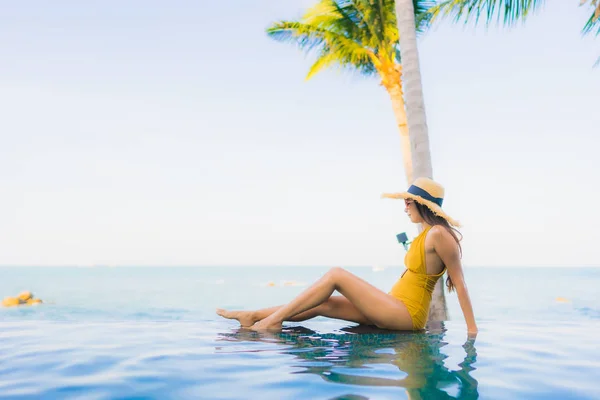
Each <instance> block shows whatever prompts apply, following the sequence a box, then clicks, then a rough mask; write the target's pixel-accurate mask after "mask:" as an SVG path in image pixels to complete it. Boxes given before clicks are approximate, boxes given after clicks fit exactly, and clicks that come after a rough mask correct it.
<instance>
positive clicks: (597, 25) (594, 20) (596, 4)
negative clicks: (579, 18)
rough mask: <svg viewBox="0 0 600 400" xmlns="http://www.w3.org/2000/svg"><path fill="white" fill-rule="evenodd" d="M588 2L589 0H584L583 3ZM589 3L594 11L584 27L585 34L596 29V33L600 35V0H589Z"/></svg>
mask: <svg viewBox="0 0 600 400" xmlns="http://www.w3.org/2000/svg"><path fill="white" fill-rule="evenodd" d="M587 2H588V0H583V1H582V2H581V5H584V4H586V3H587ZM589 5H590V6H592V7H593V8H594V11H593V12H592V15H591V16H590V18H589V19H588V20H587V22H586V24H585V26H584V27H583V34H584V35H587V34H589V33H592V32H593V31H596V33H595V34H596V35H600V1H598V0H589Z"/></svg>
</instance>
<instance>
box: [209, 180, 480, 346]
mask: <svg viewBox="0 0 600 400" xmlns="http://www.w3.org/2000/svg"><path fill="white" fill-rule="evenodd" d="M382 197H387V198H392V199H404V202H405V209H404V212H406V214H407V215H408V217H409V218H410V220H411V222H413V223H415V224H422V226H423V231H422V232H421V233H420V234H419V235H418V236H417V237H416V238H415V239H414V240H413V242H412V243H411V245H410V248H409V250H408V252H407V253H406V256H405V258H404V262H405V264H406V268H407V269H406V271H405V272H404V273H403V274H402V276H401V277H400V278H399V279H398V281H397V282H396V283H395V284H394V286H393V287H392V289H391V291H390V292H389V293H385V292H383V291H381V290H379V289H378V288H376V287H375V286H373V285H371V284H369V283H368V282H366V281H365V280H363V279H361V278H359V277H358V276H356V275H354V274H352V273H350V272H348V271H346V270H344V269H342V268H339V267H334V268H332V269H331V270H329V272H327V273H326V274H325V275H323V277H321V279H319V280H318V281H316V282H315V283H314V284H312V285H311V286H310V287H309V288H308V289H306V290H305V291H304V292H302V293H300V294H299V295H298V296H297V297H296V298H295V299H294V300H292V301H291V302H290V303H288V304H286V305H283V306H277V307H271V308H265V309H262V310H256V311H227V310H223V309H217V314H219V315H221V316H222V317H225V318H230V319H237V320H238V321H239V322H240V324H241V325H242V326H243V327H249V328H250V329H252V330H257V331H258V330H274V329H281V327H282V325H281V324H282V323H283V321H293V322H298V321H305V320H307V319H311V318H314V317H317V316H324V317H329V318H336V319H341V320H346V321H351V322H356V323H359V324H365V325H375V326H377V327H379V328H383V329H390V330H415V331H416V330H422V329H424V328H425V324H426V323H427V316H428V312H429V304H430V302H431V296H432V292H433V288H434V286H435V284H436V282H437V280H438V279H439V278H441V277H442V275H443V274H444V273H445V272H446V271H448V278H447V280H446V286H447V287H448V290H449V291H453V290H454V291H456V293H457V294H458V300H459V303H460V307H461V309H462V312H463V315H464V318H465V321H466V324H467V331H468V333H469V334H477V324H476V323H475V317H474V315H473V307H472V305H471V300H470V298H469V292H468V290H467V285H466V283H465V280H464V276H463V269H462V265H461V261H460V259H461V253H462V250H461V246H460V239H459V238H458V236H457V233H458V231H457V230H456V229H455V228H454V227H458V226H459V224H458V222H457V221H455V220H453V219H452V218H450V216H448V215H447V214H446V213H445V212H444V211H443V210H442V207H441V206H442V201H443V198H444V188H443V186H441V185H440V184H439V183H437V182H435V181H433V180H431V179H428V178H418V179H417V180H416V181H415V182H414V183H413V184H412V185H411V186H410V187H409V188H408V190H407V191H406V192H403V193H394V194H384V195H383V196H382ZM459 234H460V233H459ZM336 290H337V291H338V292H339V293H340V294H341V296H332V294H333V292H334V291H336Z"/></svg>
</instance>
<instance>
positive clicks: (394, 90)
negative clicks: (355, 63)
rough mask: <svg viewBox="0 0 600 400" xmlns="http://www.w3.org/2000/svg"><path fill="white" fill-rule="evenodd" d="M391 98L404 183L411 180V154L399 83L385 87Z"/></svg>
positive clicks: (409, 182) (408, 182)
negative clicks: (404, 176) (400, 152)
mask: <svg viewBox="0 0 600 400" xmlns="http://www.w3.org/2000/svg"><path fill="white" fill-rule="evenodd" d="M387 91H388V93H389V95H390V99H391V100H392V109H393V110H394V116H395V117H396V123H397V124H398V129H399V130H400V150H401V151H402V161H403V163H404V174H405V175H406V183H407V184H409V185H410V184H411V183H412V181H413V166H412V155H411V149H410V137H409V136H408V123H407V121H406V109H405V108H404V98H403V97H402V87H401V86H400V84H397V85H394V86H392V87H390V88H388V89H387Z"/></svg>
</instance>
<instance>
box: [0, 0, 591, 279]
mask: <svg viewBox="0 0 600 400" xmlns="http://www.w3.org/2000/svg"><path fill="white" fill-rule="evenodd" d="M312 4H314V2H313V1H309V0H302V1H285V2H283V1H276V0H257V1H253V2H248V1H232V2H205V1H191V0H190V1H172V2H169V3H168V4H167V3H166V2H162V1H143V2H142V1H128V2H122V1H119V2H117V1H114V0H108V1H107V0H102V1H96V0H93V1H92V0H90V1H86V2H80V1H75V0H71V1H66V0H58V1H53V2H51V3H50V2H43V1H32V2H9V3H7V4H4V5H3V6H2V9H1V10H0V55H1V59H2V62H1V63H0V265H3V266H92V265H110V266H221V265H222V266H228V265H248V266H259V265H270V266H271V265H272V266H313V265H314V266H335V265H339V266H397V265H402V262H403V257H404V250H403V248H402V246H400V245H399V244H398V243H397V242H396V238H395V235H396V234H397V233H400V232H407V233H408V234H409V236H414V235H415V234H416V233H417V231H416V227H415V226H414V225H411V223H410V221H409V220H408V218H407V216H406V215H405V214H404V205H403V202H401V201H395V200H389V199H381V198H380V195H381V193H383V192H399V191H403V190H405V189H406V188H407V185H408V183H407V182H406V179H405V177H404V172H403V166H402V159H401V151H400V139H399V133H398V130H397V127H396V126H395V121H394V116H393V113H392V108H391V103H390V100H389V98H388V96H387V94H386V92H385V90H384V89H383V88H382V87H381V86H380V85H379V83H378V81H377V79H375V78H365V77H361V76H358V75H356V74H352V73H348V72H340V71H336V70H332V71H326V72H323V73H321V74H319V75H317V76H316V77H314V78H313V79H311V80H309V81H306V80H305V76H306V73H307V72H308V68H309V67H310V65H311V63H310V58H308V57H306V56H305V55H304V54H303V53H301V52H300V51H299V50H298V49H297V48H295V47H294V46H292V45H289V44H285V43H279V42H276V41H274V40H272V39H270V38H268V37H267V35H266V34H265V28H266V27H267V26H268V25H269V24H270V23H272V22H274V21H277V20H281V19H294V18H297V17H299V16H300V15H301V14H302V12H303V10H305V9H306V8H307V7H308V6H310V5H312ZM577 5H578V2H576V1H572V2H564V1H563V2H547V5H546V6H545V7H544V8H543V9H541V10H540V11H539V12H538V13H536V14H535V15H533V16H532V17H530V19H529V20H528V21H527V23H525V24H523V25H518V26H516V27H513V28H511V29H506V28H502V29H500V28H495V27H492V28H489V29H484V28H483V27H482V28H477V29H474V28H472V27H465V26H463V25H453V24H451V23H450V22H446V23H442V24H440V25H438V26H436V27H435V28H434V29H432V30H431V31H429V32H428V33H427V34H425V35H423V36H422V37H421V38H420V39H419V43H418V45H419V52H420V53H419V54H420V61H421V69H422V79H423V86H424V98H425V106H426V112H427V118H428V126H429V137H430V144H431V154H432V161H433V171H434V172H433V173H434V178H435V179H436V180H437V181H439V182H441V183H442V184H443V185H444V187H445V188H446V199H445V201H444V209H445V210H446V212H447V213H448V214H450V215H451V216H453V217H454V218H456V219H458V220H460V221H461V222H462V224H463V227H462V228H461V233H462V234H463V236H464V239H463V242H462V246H463V252H464V255H463V264H464V265H465V267H473V268H475V267H488V266H505V267H508V266H565V267H578V266H600V257H599V256H598V251H597V246H598V244H597V237H598V234H597V233H596V232H597V229H598V228H597V227H598V226H600V206H598V205H597V200H598V199H600V184H599V182H600V179H599V178H600V156H599V155H598V149H599V147H600V135H598V133H600V111H599V108H598V107H599V105H600V101H599V100H600V68H593V64H594V62H595V61H596V59H597V58H598V57H599V56H600V38H598V39H594V38H591V37H582V36H581V28H582V27H583V25H584V23H585V21H586V18H587V17H588V16H589V14H590V13H589V11H588V10H587V9H584V8H582V7H578V6H577Z"/></svg>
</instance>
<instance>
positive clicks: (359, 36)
mask: <svg viewBox="0 0 600 400" xmlns="http://www.w3.org/2000/svg"><path fill="white" fill-rule="evenodd" d="M413 3H414V8H415V19H416V28H417V31H421V32H422V31H424V30H425V29H426V28H427V27H428V22H429V15H428V14H427V12H426V11H427V10H429V9H430V8H431V7H432V6H433V5H434V4H435V1H434V0H413ZM267 34H268V35H269V36H270V37H271V38H273V39H275V40H278V41H281V42H288V43H293V44H296V45H298V46H299V48H300V49H301V50H303V51H305V52H306V53H316V55H317V57H316V60H315V62H314V64H313V65H312V67H311V68H310V70H309V72H308V75H307V79H310V78H311V77H312V76H314V75H315V74H316V73H318V72H319V71H322V70H323V69H325V68H328V67H331V66H335V65H337V66H340V67H342V68H346V69H352V70H355V71H358V72H360V73H361V74H363V75H374V74H377V72H378V71H379V72H380V70H379V68H380V67H381V66H382V65H384V64H385V65H390V64H395V63H399V62H400V52H399V51H398V46H399V43H398V42H399V37H398V27H397V25H396V10H395V1H394V0H319V1H318V2H317V3H316V4H315V5H314V6H312V7H311V8H309V9H308V10H307V11H306V12H305V13H304V15H303V16H302V18H301V19H300V20H298V21H280V22H277V23H275V24H273V25H271V26H270V27H269V28H267Z"/></svg>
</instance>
